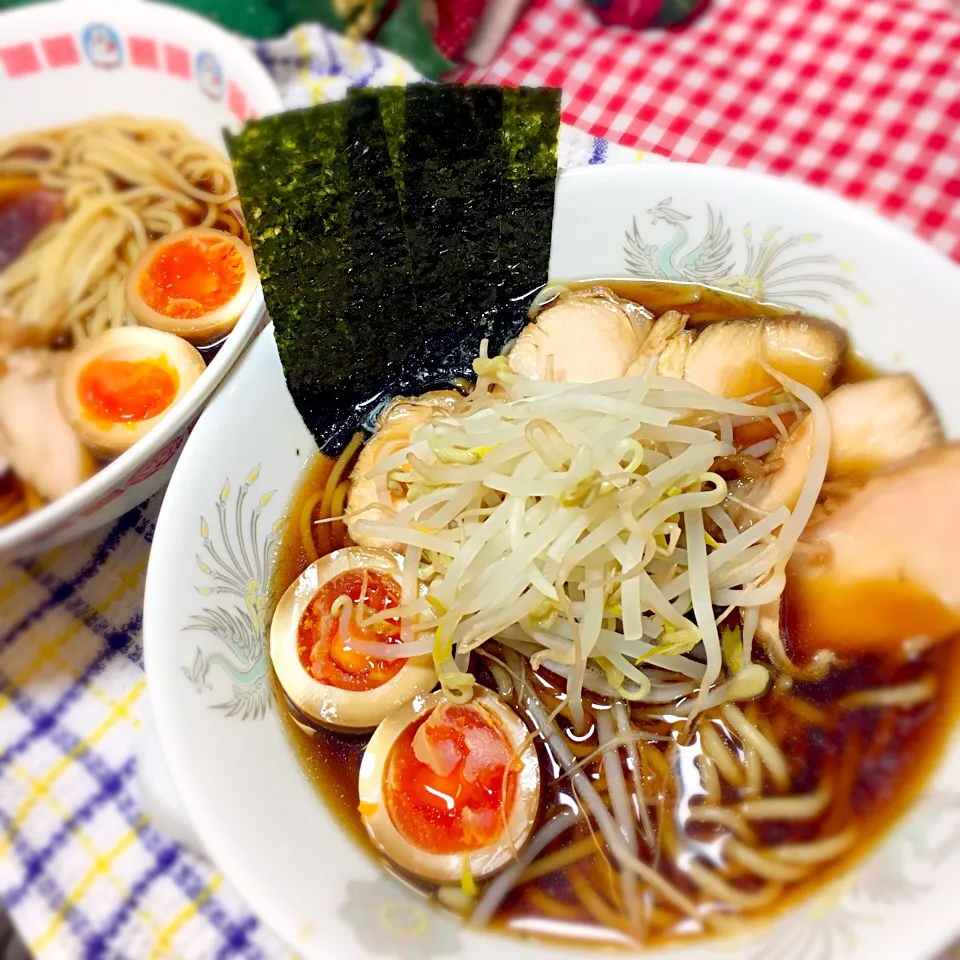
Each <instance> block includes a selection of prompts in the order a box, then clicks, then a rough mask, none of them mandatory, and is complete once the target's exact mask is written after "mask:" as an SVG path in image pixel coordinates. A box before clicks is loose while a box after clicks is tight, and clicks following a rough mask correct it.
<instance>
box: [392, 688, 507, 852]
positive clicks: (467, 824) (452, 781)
mask: <svg viewBox="0 0 960 960" xmlns="http://www.w3.org/2000/svg"><path fill="white" fill-rule="evenodd" d="M512 760H513V750H512V749H511V747H510V743H509V741H508V740H507V738H506V737H505V736H504V733H503V731H502V730H501V729H500V728H499V726H498V725H496V720H495V719H494V718H493V717H492V716H490V715H489V714H488V713H487V712H486V711H483V710H481V709H477V708H475V707H471V706H470V705H466V706H460V705H457V704H450V703H446V704H442V705H441V706H439V707H437V708H436V709H435V710H433V711H432V712H431V713H430V714H429V716H428V717H425V718H422V719H420V720H419V721H417V722H416V723H411V724H410V725H409V726H408V727H407V728H406V729H405V730H404V731H403V733H401V734H400V736H399V737H398V738H397V739H396V741H395V742H394V745H393V747H392V749H391V751H390V755H389V756H388V758H387V762H386V765H385V772H384V784H383V795H384V798H385V801H386V804H387V808H388V810H389V813H390V819H391V820H392V821H393V824H394V826H395V827H396V828H397V830H398V831H399V832H400V833H401V834H402V835H403V836H404V838H405V839H406V840H407V841H408V842H409V843H411V844H412V845H413V846H415V847H417V848H418V849H420V850H424V851H426V852H428V853H435V854H450V853H469V852H470V851H471V850H478V849H480V848H481V847H486V846H488V845H490V844H491V843H493V842H495V841H496V839H497V837H499V836H500V834H501V833H502V831H503V829H504V822H505V818H504V811H507V810H510V809H511V808H512V806H513V802H514V798H515V795H516V779H517V777H516V773H515V772H514V770H513V769H512V766H511V764H512Z"/></svg>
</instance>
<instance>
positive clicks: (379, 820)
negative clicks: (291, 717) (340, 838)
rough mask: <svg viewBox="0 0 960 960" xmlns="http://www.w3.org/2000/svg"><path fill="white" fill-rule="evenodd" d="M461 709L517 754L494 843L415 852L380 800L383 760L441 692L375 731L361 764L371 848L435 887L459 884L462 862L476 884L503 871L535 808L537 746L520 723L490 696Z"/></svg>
mask: <svg viewBox="0 0 960 960" xmlns="http://www.w3.org/2000/svg"><path fill="white" fill-rule="evenodd" d="M475 691H476V692H475V694H474V697H473V699H472V700H471V701H470V703H469V704H467V705H466V706H468V707H471V708H473V709H475V710H478V711H481V712H483V713H486V714H487V716H488V717H489V718H492V720H493V722H494V723H496V725H497V728H498V729H499V730H500V731H501V732H502V733H503V734H504V736H505V737H506V739H507V742H508V743H509V744H510V747H511V748H512V749H513V750H514V751H515V752H517V753H518V758H517V760H518V763H519V767H520V769H519V770H518V771H517V773H516V774H515V776H516V778H517V779H516V791H515V794H514V800H513V807H512V808H511V810H510V811H509V813H508V815H507V817H506V824H505V827H504V829H503V831H502V832H501V833H500V835H499V836H498V837H497V839H496V840H495V841H494V842H493V843H491V844H488V845H487V846H485V847H480V848H478V849H477V850H472V851H468V852H465V853H430V852H429V851H426V850H421V849H419V848H418V847H415V846H414V845H413V844H412V843H410V841H409V840H407V838H406V837H404V836H403V834H401V833H400V831H399V830H398V829H397V827H396V826H395V825H394V823H393V820H392V818H391V816H390V811H389V808H388V805H387V801H386V797H385V796H384V789H383V788H384V778H385V774H386V764H387V759H388V757H389V756H390V751H391V749H392V747H393V745H394V743H395V742H396V740H397V738H398V737H399V736H400V734H402V733H403V731H404V730H406V729H407V727H409V726H410V724H411V723H414V722H416V721H417V720H418V719H419V718H420V717H422V716H424V715H425V714H428V713H429V712H430V711H432V710H433V709H434V708H435V707H438V706H439V705H440V704H442V703H444V702H445V698H444V695H443V693H442V691H437V692H436V693H433V694H431V695H429V696H421V697H417V698H416V699H415V700H413V701H411V702H410V703H407V704H406V705H405V706H403V707H401V708H400V709H399V710H397V711H396V712H395V713H392V714H390V716H389V717H387V718H386V719H385V720H384V721H383V723H381V724H380V726H379V727H377V730H376V732H375V733H374V735H373V736H372V737H371V738H370V742H369V743H368V744H367V748H366V750H365V751H364V754H363V760H362V761H361V764H360V783H359V786H360V809H361V817H362V819H363V825H364V826H365V827H366V829H367V833H368V834H369V836H370V839H371V840H372V841H373V844H374V846H375V847H376V848H377V849H378V850H379V851H380V852H381V853H382V854H383V855H384V856H385V857H388V858H389V859H390V860H392V861H393V862H394V863H396V864H397V865H398V866H400V867H402V868H403V869H404V870H408V871H409V872H410V873H413V874H416V875H417V876H419V877H423V878H424V879H425V880H430V881H433V882H434V883H454V882H459V881H460V878H461V876H462V875H463V869H464V857H466V859H467V864H468V866H469V869H470V873H471V874H472V875H473V876H474V877H475V878H477V879H479V878H481V877H487V876H489V875H490V874H492V873H495V872H496V871H497V870H500V869H501V868H502V867H504V866H506V865H507V864H508V863H509V862H510V861H511V860H512V859H513V858H514V856H515V852H516V851H517V850H519V849H520V848H521V847H523V845H524V844H525V843H526V842H527V840H528V839H529V838H530V833H531V831H532V830H533V826H534V824H535V822H536V819H537V811H538V809H539V806H540V762H539V760H538V758H537V748H536V746H535V745H534V744H533V743H532V742H530V741H528V739H527V735H528V731H527V728H526V726H524V723H523V721H522V720H521V719H520V718H519V717H518V716H517V715H516V714H515V713H514V712H513V710H511V709H510V707H508V706H507V705H506V704H505V703H504V702H503V701H502V700H501V699H500V698H499V697H498V696H497V695H496V694H495V693H493V692H492V691H491V690H487V689H486V688H484V687H479V686H478V687H476V688H475Z"/></svg>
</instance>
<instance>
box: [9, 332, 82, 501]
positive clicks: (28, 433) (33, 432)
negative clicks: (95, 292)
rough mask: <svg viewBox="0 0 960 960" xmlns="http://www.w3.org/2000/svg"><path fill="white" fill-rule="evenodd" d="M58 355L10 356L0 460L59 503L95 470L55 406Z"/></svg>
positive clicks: (24, 353) (30, 353)
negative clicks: (7, 463)
mask: <svg viewBox="0 0 960 960" xmlns="http://www.w3.org/2000/svg"><path fill="white" fill-rule="evenodd" d="M59 363H60V357H58V356H57V355H56V354H53V353H48V352H46V351H42V350H29V351H26V350H25V351H22V352H20V353H14V354H11V355H10V356H9V357H8V358H7V370H6V372H5V373H4V374H3V376H2V377H0V460H4V459H5V460H7V461H9V463H10V466H11V467H12V468H13V469H14V471H16V473H17V474H18V475H19V476H20V477H21V478H22V479H23V480H24V481H26V482H27V483H28V484H30V486H31V487H33V488H34V489H35V490H36V491H37V492H38V493H39V494H40V495H41V496H42V497H43V498H44V499H46V500H56V499H57V498H58V497H62V496H63V495H64V494H65V493H69V491H71V490H73V489H74V487H77V486H79V485H80V484H81V483H83V481H84V480H86V479H87V478H88V477H90V476H92V475H93V474H94V473H95V472H96V470H97V466H98V464H97V461H96V459H95V458H94V457H93V455H92V454H91V453H90V452H89V451H88V450H87V449H86V447H84V446H83V444H82V443H80V441H79V440H78V439H77V436H76V434H74V432H73V430H71V429H70V426H69V425H68V424H67V421H66V420H64V418H63V415H62V414H61V413H60V407H59V406H58V404H57V383H56V371H57V368H58V366H59Z"/></svg>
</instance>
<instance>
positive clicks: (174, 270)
mask: <svg viewBox="0 0 960 960" xmlns="http://www.w3.org/2000/svg"><path fill="white" fill-rule="evenodd" d="M245 276H246V266H245V264H244V262H243V257H241V256H240V253H239V251H238V250H237V248H236V247H235V246H234V245H233V244H232V243H231V242H230V241H228V240H213V239H204V238H202V237H185V238H184V239H182V240H179V241H177V242H174V243H168V244H164V245H163V246H161V247H160V249H159V250H158V251H157V253H156V256H154V257H153V259H152V260H151V261H150V264H149V266H148V267H147V268H146V269H145V270H144V271H143V273H142V275H141V277H140V282H139V284H138V285H137V286H138V289H139V292H140V296H141V297H142V298H143V301H144V303H146V305H147V306H148V307H150V308H151V309H152V310H156V312H157V313H161V314H163V315H164V316H165V317H175V318H178V319H183V320H196V319H198V318H199V317H204V316H206V315H207V314H208V313H213V312H214V311H215V310H217V309H219V308H220V307H222V306H224V304H227V303H229V302H230V301H231V300H232V299H233V298H234V297H235V296H236V295H237V292H238V291H239V290H240V287H241V286H242V285H243V281H244V279H245Z"/></svg>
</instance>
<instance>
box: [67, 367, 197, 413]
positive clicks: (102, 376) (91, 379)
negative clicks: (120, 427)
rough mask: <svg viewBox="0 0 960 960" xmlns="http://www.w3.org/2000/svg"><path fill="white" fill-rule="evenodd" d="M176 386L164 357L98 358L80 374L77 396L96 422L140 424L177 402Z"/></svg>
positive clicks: (173, 372) (175, 380) (173, 371)
mask: <svg viewBox="0 0 960 960" xmlns="http://www.w3.org/2000/svg"><path fill="white" fill-rule="evenodd" d="M179 386H180V377H179V376H178V374H177V371H176V369H175V368H174V367H172V366H170V364H169V363H168V362H167V359H166V357H163V356H159V357H151V358H149V359H143V360H116V359H110V358H109V357H97V358H96V359H94V360H91V361H90V362H89V363H88V364H87V365H86V366H85V367H84V368H83V369H82V370H81V371H80V376H79V377H78V381H77V394H78V396H79V398H80V403H81V404H82V405H83V407H84V408H85V409H86V410H87V411H88V412H89V413H90V414H91V415H92V416H94V417H95V418H96V419H98V420H107V421H110V422H112V423H139V422H141V421H143V420H149V419H150V418H151V417H156V416H158V415H159V414H161V413H163V411H164V410H166V409H167V407H169V406H170V404H171V403H173V401H174V399H175V398H176V396H177V389H178V387H179Z"/></svg>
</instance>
